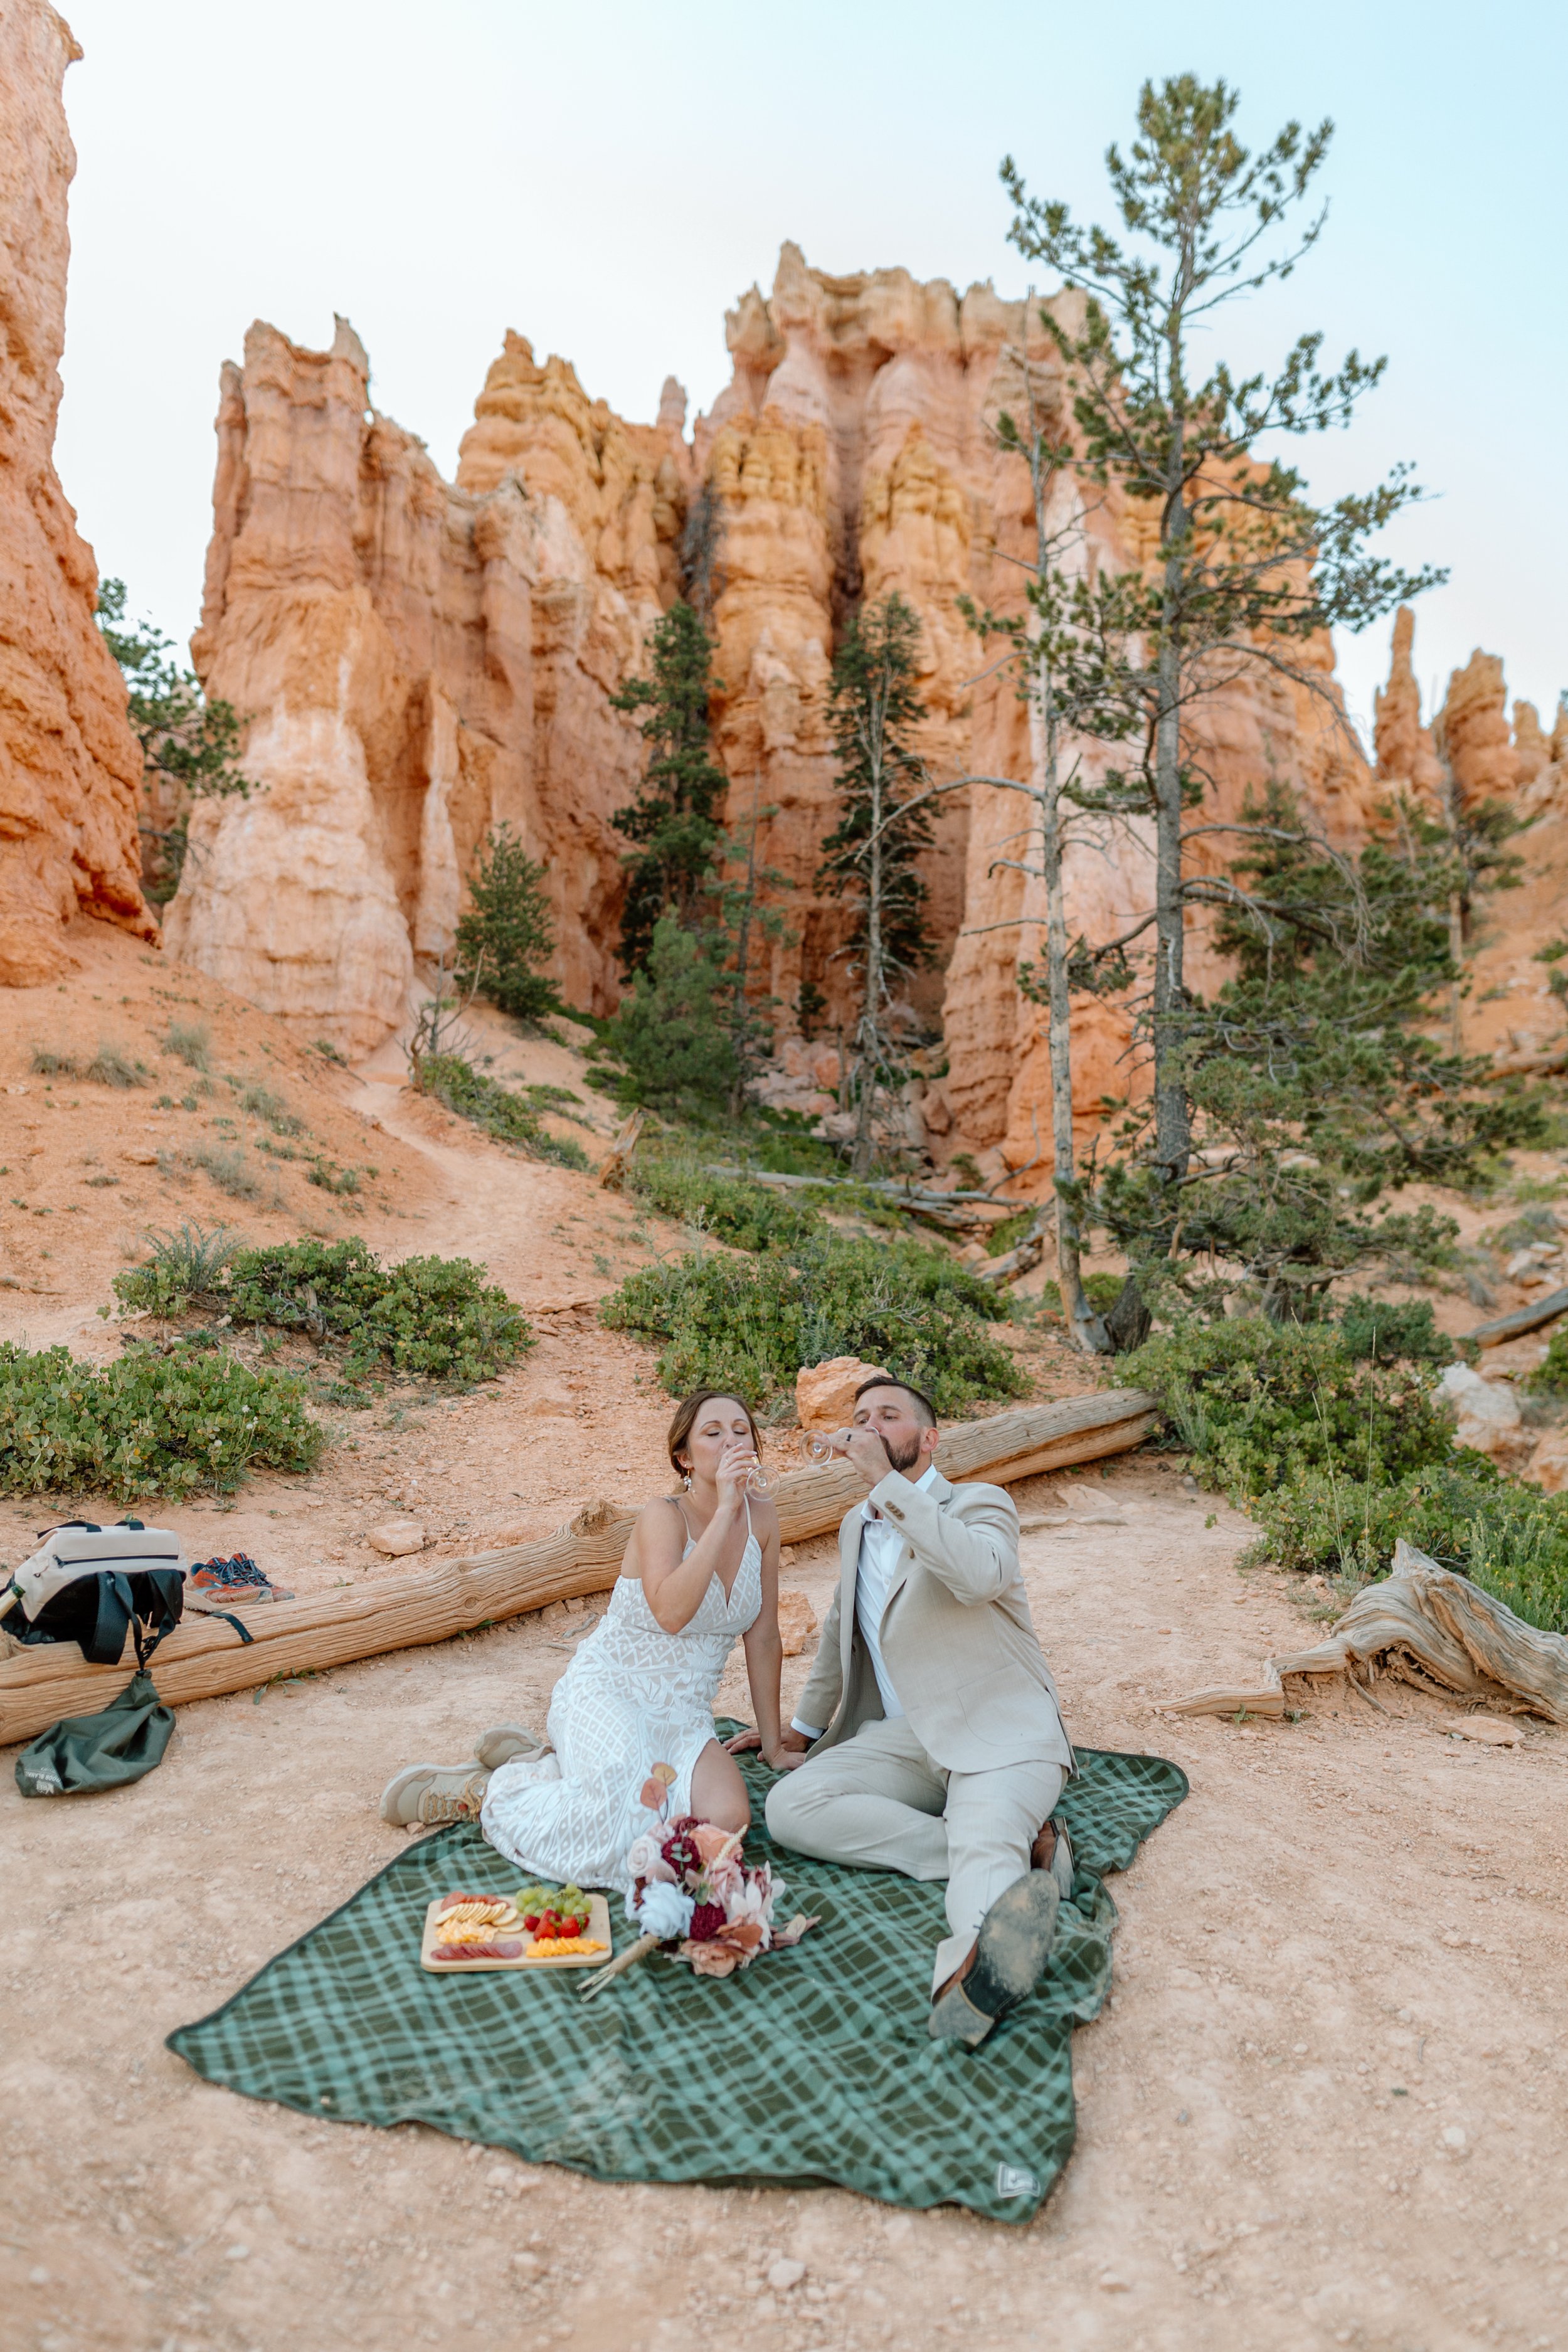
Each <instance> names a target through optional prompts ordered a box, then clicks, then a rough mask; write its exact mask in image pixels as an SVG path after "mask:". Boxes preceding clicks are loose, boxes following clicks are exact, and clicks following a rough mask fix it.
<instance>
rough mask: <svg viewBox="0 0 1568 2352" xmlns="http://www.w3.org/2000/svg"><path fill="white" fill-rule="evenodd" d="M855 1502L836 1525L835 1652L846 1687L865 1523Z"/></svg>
mask: <svg viewBox="0 0 1568 2352" xmlns="http://www.w3.org/2000/svg"><path fill="white" fill-rule="evenodd" d="M860 1513H861V1507H860V1505H859V1504H858V1503H857V1504H856V1506H855V1508H854V1509H853V1510H852V1511H851V1512H850V1514H849V1516H848V1517H847V1518H846V1519H844V1520H842V1521H841V1522H840V1523H839V1528H838V1655H839V1660H840V1663H841V1666H842V1671H843V1687H844V1689H845V1690H846V1691H847V1690H848V1688H849V1660H850V1654H851V1653H852V1652H853V1650H854V1647H855V1598H856V1594H855V1587H856V1580H857V1579H858V1575H859V1572H860V1530H861V1528H863V1527H864V1525H865V1521H864V1519H863V1518H862V1517H861V1515H860Z"/></svg>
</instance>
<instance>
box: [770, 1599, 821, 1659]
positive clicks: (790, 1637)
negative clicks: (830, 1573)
mask: <svg viewBox="0 0 1568 2352" xmlns="http://www.w3.org/2000/svg"><path fill="white" fill-rule="evenodd" d="M779 1632H780V1633H782V1634H783V1636H784V1655H785V1657H786V1658H798V1657H799V1656H800V1655H801V1654H802V1652H803V1651H804V1650H805V1648H806V1646H807V1644H808V1643H810V1642H812V1641H813V1640H814V1639H815V1638H816V1611H815V1610H814V1609H813V1607H812V1605H811V1603H810V1601H808V1600H807V1599H806V1597H805V1593H804V1592H781V1593H780V1594H779Z"/></svg>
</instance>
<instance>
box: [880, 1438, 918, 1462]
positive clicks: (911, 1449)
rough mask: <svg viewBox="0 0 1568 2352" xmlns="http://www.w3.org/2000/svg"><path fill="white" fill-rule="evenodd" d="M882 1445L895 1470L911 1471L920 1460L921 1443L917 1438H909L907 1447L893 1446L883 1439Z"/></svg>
mask: <svg viewBox="0 0 1568 2352" xmlns="http://www.w3.org/2000/svg"><path fill="white" fill-rule="evenodd" d="M882 1444H883V1446H884V1448H885V1449H886V1452H887V1456H888V1459H889V1462H890V1463H891V1464H892V1465H893V1467H894V1469H895V1470H912V1469H913V1468H914V1466H915V1464H916V1463H917V1462H918V1461H919V1460H920V1458H921V1442H920V1439H919V1438H918V1437H911V1438H910V1441H909V1444H907V1445H894V1444H892V1443H891V1442H890V1441H889V1439H888V1438H886V1437H884V1438H883V1440H882Z"/></svg>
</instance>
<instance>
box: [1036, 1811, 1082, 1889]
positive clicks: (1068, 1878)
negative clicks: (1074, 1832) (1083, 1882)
mask: <svg viewBox="0 0 1568 2352" xmlns="http://www.w3.org/2000/svg"><path fill="white" fill-rule="evenodd" d="M1029 1867H1030V1869H1031V1870H1048V1871H1049V1872H1050V1874H1051V1876H1052V1877H1053V1878H1054V1879H1055V1880H1056V1882H1057V1887H1058V1892H1059V1894H1060V1895H1061V1898H1062V1901H1063V1902H1064V1903H1070V1902H1071V1900H1072V1874H1073V1859H1072V1846H1071V1844H1070V1843H1069V1842H1068V1833H1067V1831H1066V1829H1065V1828H1064V1827H1063V1825H1062V1823H1061V1822H1058V1820H1057V1818H1056V1816H1055V1814H1054V1813H1053V1814H1052V1816H1051V1818H1050V1820H1049V1821H1047V1822H1041V1824H1040V1827H1039V1831H1038V1832H1037V1836H1036V1839H1035V1843H1034V1844H1033V1846H1032V1847H1031V1848H1030V1850H1029Z"/></svg>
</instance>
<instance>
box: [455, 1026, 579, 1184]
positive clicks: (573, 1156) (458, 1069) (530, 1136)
mask: <svg viewBox="0 0 1568 2352" xmlns="http://www.w3.org/2000/svg"><path fill="white" fill-rule="evenodd" d="M415 1084H416V1086H417V1087H418V1088H419V1091H420V1092H421V1094H426V1095H432V1096H434V1097H435V1099H436V1100H437V1102H440V1103H445V1104H446V1106H447V1109H448V1110H449V1111H455V1112H456V1113H457V1115H458V1118H468V1119H472V1121H473V1122H474V1125H475V1126H476V1127H482V1128H483V1129H485V1130H486V1132H487V1133H488V1134H490V1135H494V1136H497V1137H499V1138H500V1140H501V1141H502V1142H503V1143H517V1144H521V1147H522V1149H523V1150H525V1151H527V1152H530V1153H531V1155H532V1156H533V1158H534V1159H535V1160H553V1161H554V1162H555V1164H556V1166H557V1167H559V1168H586V1167H587V1165H588V1155H587V1153H586V1152H585V1151H584V1149H583V1147H582V1145H581V1144H580V1143H577V1142H574V1140H573V1139H572V1138H571V1137H570V1136H561V1135H552V1134H551V1132H550V1129H548V1128H547V1127H546V1126H545V1124H544V1122H543V1120H542V1118H540V1116H539V1111H538V1108H537V1107H536V1106H535V1104H534V1103H532V1102H531V1101H530V1100H529V1098H528V1095H525V1094H513V1093H512V1091H511V1089H510V1087H503V1086H502V1085H500V1082H499V1081H498V1080H497V1079H495V1078H487V1077H486V1076H485V1075H484V1073H483V1072H482V1071H480V1070H476V1069H475V1067H474V1066H473V1064H472V1063H471V1062H466V1061H465V1060H464V1059H463V1056H462V1055H461V1054H425V1055H421V1056H420V1060H419V1065H418V1067H417V1069H416V1072H415ZM529 1091H530V1093H532V1092H534V1091H537V1092H539V1093H545V1092H548V1093H549V1094H552V1095H553V1094H556V1093H559V1092H561V1091H562V1089H560V1088H558V1087H550V1088H548V1089H545V1088H539V1089H537V1090H535V1089H532V1088H531V1089H530V1090H529Z"/></svg>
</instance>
